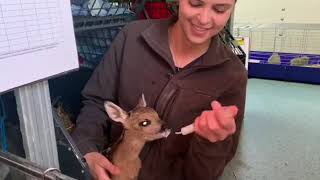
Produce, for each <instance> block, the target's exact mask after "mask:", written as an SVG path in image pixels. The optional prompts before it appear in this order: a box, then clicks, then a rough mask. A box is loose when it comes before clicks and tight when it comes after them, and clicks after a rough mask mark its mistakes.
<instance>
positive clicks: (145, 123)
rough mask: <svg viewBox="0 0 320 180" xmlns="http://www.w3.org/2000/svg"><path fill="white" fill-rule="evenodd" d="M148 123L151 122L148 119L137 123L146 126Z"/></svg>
mask: <svg viewBox="0 0 320 180" xmlns="http://www.w3.org/2000/svg"><path fill="white" fill-rule="evenodd" d="M150 124H151V121H150V120H148V119H145V120H144V121H142V122H140V123H139V126H142V127H146V126H149V125H150Z"/></svg>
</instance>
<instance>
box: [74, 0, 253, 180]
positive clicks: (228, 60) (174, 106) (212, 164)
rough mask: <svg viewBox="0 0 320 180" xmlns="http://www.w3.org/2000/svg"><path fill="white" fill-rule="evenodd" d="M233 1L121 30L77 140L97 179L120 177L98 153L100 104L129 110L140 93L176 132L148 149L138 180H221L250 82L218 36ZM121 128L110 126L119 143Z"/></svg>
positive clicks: (88, 90)
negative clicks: (191, 127) (188, 129)
mask: <svg viewBox="0 0 320 180" xmlns="http://www.w3.org/2000/svg"><path fill="white" fill-rule="evenodd" d="M234 6H235V0H179V15H178V18H177V20H176V19H175V18H172V19H169V20H145V21H135V22H132V23H130V24H129V25H127V26H126V27H124V28H123V30H122V31H121V32H120V33H119V34H118V36H117V38H116V39H115V40H114V42H113V44H112V46H111V47H110V49H109V50H108V52H107V54H106V55H105V57H104V60H103V61H102V62H101V63H100V64H99V66H98V67H97V69H96V70H95V72H94V73H93V75H92V77H91V79H90V80H89V81H88V83H87V85H86V87H85V89H84V90H83V96H84V98H85V100H84V101H83V102H84V105H85V106H84V108H83V109H82V111H81V113H80V116H79V117H78V121H77V127H76V130H75V132H74V134H73V137H74V139H75V141H76V142H77V144H78V146H79V148H80V150H81V152H82V153H83V154H84V155H85V156H84V157H85V159H86V161H87V163H88V165H89V168H90V171H91V173H92V175H93V177H94V178H96V179H109V176H108V173H111V174H114V175H116V174H118V173H121V169H118V168H117V167H115V166H114V165H112V164H111V163H110V162H109V160H107V159H106V158H105V157H104V156H102V155H101V154H99V153H98V152H99V151H100V150H101V148H102V147H103V144H104V142H105V137H106V135H105V132H106V131H107V120H108V119H107V116H106V114H105V112H104V108H103V102H104V101H106V100H109V101H113V102H115V103H116V104H118V105H119V106H120V107H122V108H123V109H124V110H131V109H132V108H133V107H134V106H135V103H136V102H137V100H138V99H139V97H140V96H141V93H144V95H145V98H146V101H147V104H148V106H149V107H153V108H154V109H156V111H157V112H158V113H159V115H160V117H161V118H162V119H163V120H164V121H166V122H167V126H168V127H169V128H170V129H171V130H172V131H173V132H176V131H180V129H181V128H182V127H184V126H186V125H188V124H191V123H194V124H195V133H193V134H189V135H186V136H182V135H175V134H174V133H172V134H171V135H170V136H169V137H168V138H167V139H162V140H158V141H154V142H151V143H149V144H146V146H145V148H144V149H143V151H142V153H141V154H140V158H141V160H142V168H141V170H140V174H139V179H141V180H164V179H170V180H181V179H186V180H195V179H217V178H218V177H219V176H220V175H221V174H222V172H223V169H224V167H225V166H226V164H227V163H228V162H229V161H230V160H231V159H232V157H233V156H234V154H235V152H236V148H237V145H238V140H239V133H240V128H241V124H242V121H243V115H244V106H245V93H246V83H247V76H246V70H245V68H244V66H243V65H242V64H241V62H240V60H239V59H238V58H237V57H236V56H235V55H234V54H233V53H232V52H231V51H230V50H229V49H228V48H227V47H226V46H225V45H224V44H223V43H222V42H221V41H220V40H219V38H218V33H219V32H220V31H221V30H222V29H223V27H224V26H225V25H226V23H227V21H228V19H229V17H230V15H231V13H232V12H233V10H234ZM116 134H119V128H118V126H116V125H114V126H112V135H114V138H117V135H116Z"/></svg>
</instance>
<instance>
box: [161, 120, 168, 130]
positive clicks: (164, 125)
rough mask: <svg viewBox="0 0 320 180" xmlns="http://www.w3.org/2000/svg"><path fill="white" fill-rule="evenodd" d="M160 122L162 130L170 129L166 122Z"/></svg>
mask: <svg viewBox="0 0 320 180" xmlns="http://www.w3.org/2000/svg"><path fill="white" fill-rule="evenodd" d="M160 123H161V131H164V130H166V129H168V126H167V123H166V122H164V121H160Z"/></svg>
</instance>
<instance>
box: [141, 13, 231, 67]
mask: <svg viewBox="0 0 320 180" xmlns="http://www.w3.org/2000/svg"><path fill="white" fill-rule="evenodd" d="M172 23H174V18H169V19H162V20H154V23H152V25H151V26H149V27H148V28H146V29H145V30H144V31H142V32H141V35H142V37H143V38H144V40H145V41H146V42H147V44H148V45H149V46H150V47H151V48H152V49H153V50H154V51H155V52H156V53H157V54H159V55H160V56H161V57H162V58H163V59H164V60H165V61H166V62H167V63H168V64H169V65H170V66H171V67H174V63H173V58H172V55H171V52H170V48H169V42H168V28H169V26H170V25H171V24H172ZM231 58H232V57H231V55H230V52H228V51H227V50H226V47H225V45H224V44H223V42H222V41H221V40H220V39H219V36H215V37H213V38H212V41H211V44H210V47H209V49H208V51H207V52H206V53H205V54H204V55H203V60H202V63H201V64H200V66H205V67H209V66H215V65H219V64H221V63H223V62H225V61H227V60H229V59H231Z"/></svg>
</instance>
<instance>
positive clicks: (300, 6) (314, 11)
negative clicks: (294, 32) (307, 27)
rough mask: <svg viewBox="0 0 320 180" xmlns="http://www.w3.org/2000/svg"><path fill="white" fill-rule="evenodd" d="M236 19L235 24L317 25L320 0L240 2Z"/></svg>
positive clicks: (246, 0) (242, 0) (319, 19)
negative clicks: (281, 23) (282, 23)
mask: <svg viewBox="0 0 320 180" xmlns="http://www.w3.org/2000/svg"><path fill="white" fill-rule="evenodd" d="M283 8H285V11H282V9H283ZM234 18H235V19H234V23H250V24H251V23H253V24H255V23H259V24H260V23H279V22H284V23H303V24H309V23H311V24H317V23H320V0H238V2H237V5H236V10H235V16H234ZM281 18H284V20H283V21H281Z"/></svg>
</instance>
